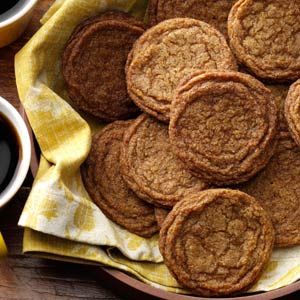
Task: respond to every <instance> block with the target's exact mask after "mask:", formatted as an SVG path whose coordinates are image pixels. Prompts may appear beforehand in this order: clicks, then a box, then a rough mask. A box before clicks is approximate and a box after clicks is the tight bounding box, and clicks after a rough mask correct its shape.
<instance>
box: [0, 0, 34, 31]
mask: <svg viewBox="0 0 300 300" xmlns="http://www.w3.org/2000/svg"><path fill="white" fill-rule="evenodd" d="M37 1H38V0H29V1H28V2H27V3H26V5H25V6H24V7H23V8H22V9H21V10H19V11H18V12H17V13H16V14H15V15H12V16H11V17H10V18H8V19H7V20H5V21H2V22H0V28H3V27H5V26H7V25H10V24H12V23H14V22H15V21H17V20H19V19H21V18H22V17H23V16H24V15H25V14H26V13H27V12H28V11H30V10H31V9H32V8H33V6H34V5H35V4H36V3H37Z"/></svg>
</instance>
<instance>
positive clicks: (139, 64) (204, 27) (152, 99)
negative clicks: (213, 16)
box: [126, 18, 237, 122]
mask: <svg viewBox="0 0 300 300" xmlns="http://www.w3.org/2000/svg"><path fill="white" fill-rule="evenodd" d="M236 68H237V66H236V63H235V59H234V57H233V55H232V53H231V51H230V49H229V47H228V45H227V43H226V40H225V38H224V36H223V35H222V34H221V33H219V32H218V31H217V30H216V29H214V28H213V27H212V26H211V25H209V24H207V23H204V22H202V21H199V20H195V19H189V18H176V19H171V20H167V21H164V22H161V23H159V24H158V25H156V26H154V27H152V28H150V29H148V30H147V31H146V32H145V33H144V34H143V35H142V36H141V37H140V38H139V39H138V40H137V41H136V43H135V45H134V47H133V50H132V52H131V54H130V55H129V57H128V62H127V72H126V78H127V88H128V93H129V95H130V96H131V98H132V99H133V101H134V102H135V103H136V104H137V105H138V106H139V107H140V108H141V109H142V110H143V111H145V112H146V113H148V114H150V115H152V116H154V117H156V118H158V119H159V120H161V121H164V122H168V121H169V117H170V104H171V102H172V99H173V92H174V90H175V88H176V87H177V85H178V83H179V82H180V80H181V79H182V78H183V77H185V76H187V75H189V74H191V73H194V72H195V71H197V70H199V69H200V70H208V69H217V70H236Z"/></svg>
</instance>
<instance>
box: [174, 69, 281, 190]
mask: <svg viewBox="0 0 300 300" xmlns="http://www.w3.org/2000/svg"><path fill="white" fill-rule="evenodd" d="M171 111H172V114H171V120H170V126H169V135H170V142H171V144H172V149H173V151H174V153H175V154H176V155H177V156H178V157H179V158H180V159H181V160H182V161H183V162H184V163H185V165H186V166H187V167H188V168H189V169H190V170H191V171H192V172H193V174H195V175H197V176H199V177H200V178H201V179H202V180H204V181H206V182H209V183H212V184H216V185H229V184H235V183H239V182H243V181H247V180H249V179H250V178H251V177H252V176H254V175H255V174H256V173H257V172H258V171H260V170H261V169H262V168H263V167H265V165H266V164H267V163H268V161H269V159H270V158H271V156H272V154H273V152H274V149H275V144H276V132H277V107H276V104H275V100H274V98H273V96H272V93H271V91H270V90H269V89H267V88H266V87H265V86H264V85H263V84H262V83H261V82H259V81H258V80H256V79H255V78H253V77H252V76H250V75H246V74H243V73H238V72H221V71H212V72H205V73H203V72H202V73H201V72H200V73H196V74H194V76H192V77H191V79H190V80H188V81H182V85H179V87H178V88H177V90H176V93H175V97H174V100H173V102H172V110H171Z"/></svg>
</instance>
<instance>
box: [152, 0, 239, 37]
mask: <svg viewBox="0 0 300 300" xmlns="http://www.w3.org/2000/svg"><path fill="white" fill-rule="evenodd" d="M236 1H237V0H219V1H215V0H197V1H195V0H188V1H182V0H175V1H174V0H150V1H149V4H148V19H149V23H150V25H151V26H154V25H156V24H157V23H159V22H162V21H164V20H167V19H172V18H184V17H187V18H193V19H198V20H201V21H204V22H206V23H208V24H210V25H212V26H214V27H215V28H216V29H218V30H219V31H220V32H221V33H222V34H223V35H224V36H225V37H226V38H227V35H228V34H227V19H228V15H229V12H230V9H231V7H232V6H233V4H234V3H235V2H236Z"/></svg>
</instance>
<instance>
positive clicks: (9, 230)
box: [0, 0, 300, 300]
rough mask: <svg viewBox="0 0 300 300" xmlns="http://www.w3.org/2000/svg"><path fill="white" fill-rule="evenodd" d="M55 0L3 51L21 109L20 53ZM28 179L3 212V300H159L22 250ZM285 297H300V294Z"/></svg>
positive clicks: (1, 74) (44, 1)
mask: <svg viewBox="0 0 300 300" xmlns="http://www.w3.org/2000/svg"><path fill="white" fill-rule="evenodd" d="M52 3H53V0H39V3H38V6H37V7H36V9H35V13H34V17H33V19H32V21H31V23H30V24H29V26H28V28H27V30H26V32H25V33H24V34H23V36H22V37H21V38H20V39H19V40H18V41H16V42H15V43H13V44H12V45H10V46H8V47H5V48H2V49H0V95H1V96H3V97H4V98H6V99H7V100H9V101H10V102H11V103H12V104H13V105H14V106H15V107H16V108H18V107H19V99H18V93H17V89H16V86H15V75H14V55H15V54H16V53H17V51H18V50H19V49H20V48H21V47H22V46H23V45H24V44H25V43H26V41H28V39H29V38H30V37H31V36H32V35H33V34H34V33H35V32H36V31H37V30H38V28H39V27H40V24H39V19H40V17H41V16H42V14H43V13H44V12H45V11H46V10H47V9H48V8H49V6H50V5H51V4H52ZM31 184H32V177H31V175H30V174H29V175H28V176H27V179H26V181H25V183H24V185H23V187H22V189H21V190H20V191H19V193H18V194H17V195H16V197H15V198H14V199H13V201H12V202H11V203H10V204H9V205H8V206H6V207H5V208H4V209H3V210H2V211H1V212H0V230H1V231H2V233H3V235H4V238H5V240H6V242H7V246H8V249H9V256H8V258H7V259H5V260H3V261H1V262H0V299H5V300H6V299H18V300H19V299H30V300H35V299H38V300H40V299H45V300H48V299H58V300H63V299H64V300H65V299H144V300H146V299H154V298H152V297H148V296H146V295H143V294H141V293H140V292H137V291H135V290H133V289H132V288H129V287H127V286H125V285H124V284H122V283H119V282H117V281H116V280H115V279H113V278H111V277H110V276H109V275H107V274H106V273H104V272H103V271H101V269H100V268H98V267H90V266H82V265H76V264H70V263H63V262H55V261H50V260H45V259H37V258H31V257H29V256H26V255H23V254H22V236H23V230H22V229H21V228H19V227H18V226H17V222H18V218H19V216H20V214H21V211H22V208H23V206H24V203H25V201H26V198H27V196H28V193H29V191H30V186H31ZM282 299H290V300H292V299H295V300H296V299H300V293H299V292H298V293H295V294H292V295H290V296H288V297H284V298H282Z"/></svg>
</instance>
